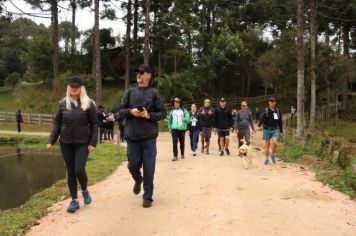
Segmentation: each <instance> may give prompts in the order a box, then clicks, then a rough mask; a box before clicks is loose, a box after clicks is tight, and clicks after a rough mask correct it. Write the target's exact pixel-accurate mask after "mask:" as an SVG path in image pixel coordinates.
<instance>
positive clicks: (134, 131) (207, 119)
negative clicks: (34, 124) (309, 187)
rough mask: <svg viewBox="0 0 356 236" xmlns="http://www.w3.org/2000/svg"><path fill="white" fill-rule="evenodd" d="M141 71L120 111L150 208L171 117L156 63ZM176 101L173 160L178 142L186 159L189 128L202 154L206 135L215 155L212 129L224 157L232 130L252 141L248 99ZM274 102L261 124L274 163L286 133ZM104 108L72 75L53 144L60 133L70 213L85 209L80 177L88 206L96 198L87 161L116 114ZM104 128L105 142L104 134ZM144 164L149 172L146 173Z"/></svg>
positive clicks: (136, 189) (133, 167)
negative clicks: (160, 143)
mask: <svg viewBox="0 0 356 236" xmlns="http://www.w3.org/2000/svg"><path fill="white" fill-rule="evenodd" d="M135 72H136V81H137V84H138V86H137V87H133V88H130V89H128V90H127V91H126V92H125V94H124V95H123V97H122V100H121V107H120V110H119V114H118V115H119V117H120V119H121V121H123V124H124V127H125V129H124V130H123V132H122V133H123V134H124V137H125V141H126V142H127V157H128V169H129V172H130V174H131V176H132V178H133V180H134V185H133V193H134V194H136V195H137V194H139V193H140V192H141V185H142V183H143V192H144V193H143V202H142V206H143V207H144V208H149V207H151V205H152V202H153V188H154V185H153V180H154V174H155V165H156V155H157V145H156V140H157V137H158V121H160V120H163V119H165V118H166V116H167V112H166V110H165V108H164V102H163V99H162V97H161V95H160V93H159V91H158V90H157V89H155V88H152V87H151V86H150V82H151V80H152V74H153V72H152V69H151V67H150V66H148V65H145V64H143V65H141V66H139V67H138V68H137V69H136V70H135ZM173 102H174V109H173V110H172V111H170V112H169V115H168V127H169V129H170V131H171V134H172V139H173V159H172V160H173V161H177V160H178V142H179V143H180V155H181V158H182V159H184V158H185V152H184V149H185V147H184V141H185V133H186V130H189V137H190V141H191V142H190V144H191V151H192V154H193V156H195V155H197V149H198V142H199V141H198V140H199V136H200V137H201V152H202V153H205V154H209V153H210V139H211V133H212V132H214V133H216V134H217V135H218V137H219V138H218V142H219V149H220V150H219V151H220V156H223V155H224V154H225V153H226V154H227V155H230V150H229V136H230V132H232V131H234V130H235V131H237V132H238V137H239V141H240V139H241V138H245V139H246V141H247V142H248V143H249V142H250V135H249V134H250V127H251V128H252V130H253V131H254V132H255V128H254V123H253V119H252V115H251V112H250V111H249V110H248V109H247V103H246V102H242V103H241V110H240V111H237V112H236V113H234V114H233V113H232V111H231V109H230V108H229V107H228V106H227V102H226V100H225V99H224V98H221V99H220V101H219V106H218V107H217V108H216V109H214V108H212V106H211V102H210V100H209V99H205V100H204V105H203V106H202V107H201V108H199V110H198V109H197V106H196V104H192V105H191V108H190V111H189V112H188V111H187V110H186V109H185V108H183V107H182V101H181V99H179V98H175V99H174V101H173ZM269 103H270V106H269V107H268V108H266V109H265V111H264V112H262V115H261V120H260V123H259V126H261V125H263V128H264V131H263V132H264V133H263V138H264V140H265V142H266V147H268V148H266V161H265V164H268V160H269V153H268V152H269V145H270V144H271V145H272V156H271V158H272V162H275V161H276V157H275V151H276V144H277V141H276V137H277V136H278V129H279V130H280V131H281V132H282V123H281V114H280V113H279V111H278V109H277V108H276V107H275V99H274V98H271V99H270V101H269ZM273 103H274V104H273ZM98 108H99V109H98V110H96V104H95V102H94V101H93V100H92V99H90V98H89V97H88V95H87V93H86V90H85V86H84V84H83V82H82V80H81V79H80V78H79V77H76V76H74V77H71V78H69V80H68V86H67V91H66V96H65V97H64V98H63V99H61V100H60V101H59V105H58V109H57V113H56V115H55V119H54V126H53V130H52V132H51V134H50V136H49V139H48V144H47V147H48V148H52V147H53V146H54V145H55V143H56V142H57V140H58V138H59V143H60V149H61V152H62V156H63V159H64V162H65V166H66V169H67V180H68V187H69V190H70V195H71V198H72V200H71V202H70V204H69V206H68V208H67V211H68V212H70V213H74V212H75V211H77V210H78V209H79V201H78V193H77V192H78V190H77V185H78V182H79V184H80V188H81V192H82V195H83V200H84V204H85V205H88V204H90V203H91V202H92V197H91V195H90V194H89V191H88V189H87V185H88V177H87V174H86V170H85V166H86V161H87V159H88V155H89V153H90V152H93V151H94V150H95V148H96V144H97V141H98V126H99V127H100V130H102V129H101V127H103V129H105V128H104V127H105V126H104V121H106V122H107V121H110V119H108V118H109V117H110V114H106V113H105V112H104V111H103V107H100V106H99V107H98ZM99 132H100V134H99V135H100V137H99V139H100V141H101V140H102V135H104V133H103V132H101V131H99ZM107 135H112V134H111V133H107ZM111 138H112V136H111ZM141 168H142V169H143V173H141Z"/></svg>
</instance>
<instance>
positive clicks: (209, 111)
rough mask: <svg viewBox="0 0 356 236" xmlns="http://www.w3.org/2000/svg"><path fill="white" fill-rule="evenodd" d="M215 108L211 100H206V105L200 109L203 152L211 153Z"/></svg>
mask: <svg viewBox="0 0 356 236" xmlns="http://www.w3.org/2000/svg"><path fill="white" fill-rule="evenodd" d="M213 116H214V109H213V108H212V107H211V105H210V100H209V99H205V100H204V106H203V107H201V108H200V109H199V111H198V117H199V124H200V127H201V153H204V151H205V154H209V146H210V138H211V130H212V127H213Z"/></svg>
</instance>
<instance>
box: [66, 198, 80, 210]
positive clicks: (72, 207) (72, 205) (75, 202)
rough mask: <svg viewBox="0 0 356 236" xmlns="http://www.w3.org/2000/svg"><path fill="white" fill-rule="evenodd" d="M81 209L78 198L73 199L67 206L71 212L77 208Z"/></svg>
mask: <svg viewBox="0 0 356 236" xmlns="http://www.w3.org/2000/svg"><path fill="white" fill-rule="evenodd" d="M78 209H79V202H78V200H72V201H71V202H70V204H69V206H68V208H67V211H68V212H69V213H74V212H75V211H76V210H78Z"/></svg>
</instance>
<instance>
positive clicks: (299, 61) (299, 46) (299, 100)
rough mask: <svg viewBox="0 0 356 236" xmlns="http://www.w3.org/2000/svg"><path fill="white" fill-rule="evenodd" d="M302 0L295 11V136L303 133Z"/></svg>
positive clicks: (300, 135) (301, 135)
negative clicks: (296, 78)
mask: <svg viewBox="0 0 356 236" xmlns="http://www.w3.org/2000/svg"><path fill="white" fill-rule="evenodd" d="M303 14H304V13H303V0H298V11H297V19H298V20H297V21H298V26H297V69H298V82H297V129H296V136H297V137H300V138H302V137H303V133H304V124H303V120H304V119H303V116H304V42H303V33H304V19H303Z"/></svg>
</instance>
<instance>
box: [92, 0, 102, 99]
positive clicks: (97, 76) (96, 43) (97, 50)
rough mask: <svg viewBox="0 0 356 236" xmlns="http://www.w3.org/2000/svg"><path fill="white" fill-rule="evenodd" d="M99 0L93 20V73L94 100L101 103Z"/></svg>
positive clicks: (96, 0)
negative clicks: (94, 85)
mask: <svg viewBox="0 0 356 236" xmlns="http://www.w3.org/2000/svg"><path fill="white" fill-rule="evenodd" d="M99 2H100V1H99V0H95V2H94V4H95V6H94V11H95V22H94V50H93V51H95V54H94V71H95V72H94V74H95V77H94V78H95V82H96V102H97V104H101V103H102V84H101V58H100V31H99Z"/></svg>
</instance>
